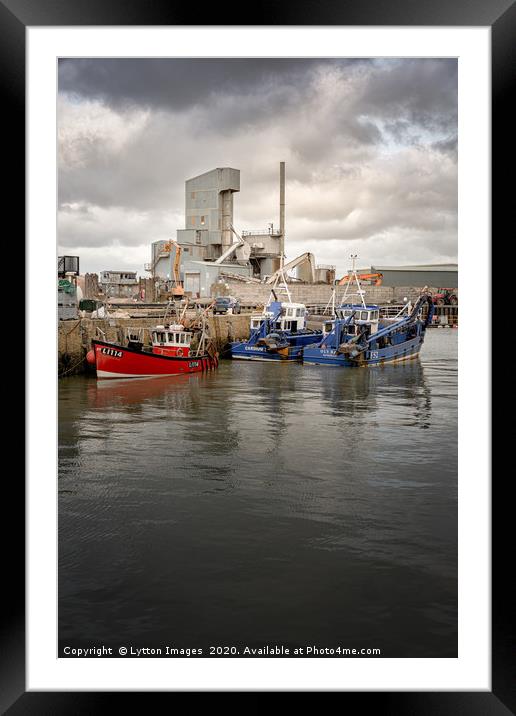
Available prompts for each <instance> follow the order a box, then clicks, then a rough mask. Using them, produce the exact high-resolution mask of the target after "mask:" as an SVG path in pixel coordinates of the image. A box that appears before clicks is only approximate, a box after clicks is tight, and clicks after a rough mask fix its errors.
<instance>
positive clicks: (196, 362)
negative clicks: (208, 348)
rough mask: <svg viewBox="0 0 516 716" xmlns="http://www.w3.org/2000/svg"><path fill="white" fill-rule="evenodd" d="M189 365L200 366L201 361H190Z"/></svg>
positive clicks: (192, 366)
mask: <svg viewBox="0 0 516 716" xmlns="http://www.w3.org/2000/svg"><path fill="white" fill-rule="evenodd" d="M188 366H189V367H190V368H198V367H199V361H198V360H195V361H190V363H188Z"/></svg>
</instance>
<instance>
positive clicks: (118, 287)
mask: <svg viewBox="0 0 516 716" xmlns="http://www.w3.org/2000/svg"><path fill="white" fill-rule="evenodd" d="M99 285H100V288H101V290H102V293H103V294H104V296H106V297H107V298H132V297H133V296H136V295H137V294H138V277H137V275H136V271H101V272H100V281H99Z"/></svg>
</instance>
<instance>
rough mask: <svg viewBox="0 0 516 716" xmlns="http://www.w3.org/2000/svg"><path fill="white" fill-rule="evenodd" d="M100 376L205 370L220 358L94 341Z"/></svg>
mask: <svg viewBox="0 0 516 716" xmlns="http://www.w3.org/2000/svg"><path fill="white" fill-rule="evenodd" d="M92 348H93V351H94V356H95V366H96V371H97V378H100V379H106V378H151V377H154V376H162V377H165V376H173V375H183V374H185V373H201V372H204V371H207V370H212V369H213V368H216V367H217V358H212V357H210V356H209V355H207V354H206V355H202V356H198V357H195V358H194V357H191V356H186V357H180V356H164V355H157V354H155V353H147V352H144V351H140V350H136V349H134V348H127V347H126V346H120V345H116V344H115V343H107V342H104V341H97V340H93V341H92Z"/></svg>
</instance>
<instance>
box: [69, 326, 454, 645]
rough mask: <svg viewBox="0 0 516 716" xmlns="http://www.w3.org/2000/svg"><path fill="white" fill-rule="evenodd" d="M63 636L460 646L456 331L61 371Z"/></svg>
mask: <svg viewBox="0 0 516 716" xmlns="http://www.w3.org/2000/svg"><path fill="white" fill-rule="evenodd" d="M58 487H59V644H60V647H61V649H62V648H63V647H64V646H65V645H70V646H92V645H99V644H105V645H108V646H113V647H115V648H116V649H118V646H119V645H125V646H127V647H130V646H131V645H133V646H139V647H164V646H166V645H169V646H176V647H190V648H199V647H202V648H203V649H204V655H206V650H208V648H209V646H212V645H213V646H225V645H229V646H231V645H236V646H237V647H239V648H240V647H241V646H244V645H248V646H252V647H256V646H262V645H264V644H269V645H272V644H283V645H285V646H290V647H293V646H303V645H311V644H314V645H316V646H321V647H330V646H337V645H341V646H343V647H346V648H357V649H360V648H379V649H381V650H382V656H387V657H393V656H394V657H396V656H399V657H401V656H405V657H414V656H442V657H444V656H456V654H457V581H456V580H457V558H456V549H457V331H454V330H451V329H448V330H447V329H442V330H439V329H432V330H429V331H428V332H427V337H426V341H425V345H424V347H423V352H422V355H421V358H420V360H416V361H412V362H409V363H407V364H400V365H392V366H385V367H384V368H372V369H356V370H353V369H347V370H346V369H339V368H329V367H318V366H302V365H297V364H295V365H278V364H273V365H270V364H266V363H249V362H236V361H235V362H230V361H223V362H222V363H221V365H220V368H219V370H218V371H216V372H214V373H211V374H208V375H194V376H181V377H177V378H173V379H169V378H166V379H162V378H158V379H150V380H132V381H115V382H112V381H107V382H100V383H97V381H96V380H95V379H94V378H85V377H72V378H66V379H63V380H61V381H60V382H59V483H58Z"/></svg>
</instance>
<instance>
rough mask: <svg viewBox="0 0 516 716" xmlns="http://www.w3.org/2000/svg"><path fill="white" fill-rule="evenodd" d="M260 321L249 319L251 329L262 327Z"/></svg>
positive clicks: (258, 319) (259, 319)
mask: <svg viewBox="0 0 516 716" xmlns="http://www.w3.org/2000/svg"><path fill="white" fill-rule="evenodd" d="M262 320H263V319H262V318H252V319H251V328H252V329H255V328H260V326H261V325H262Z"/></svg>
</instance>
